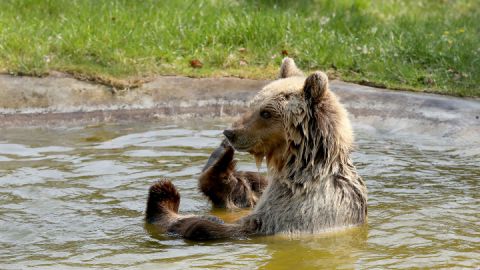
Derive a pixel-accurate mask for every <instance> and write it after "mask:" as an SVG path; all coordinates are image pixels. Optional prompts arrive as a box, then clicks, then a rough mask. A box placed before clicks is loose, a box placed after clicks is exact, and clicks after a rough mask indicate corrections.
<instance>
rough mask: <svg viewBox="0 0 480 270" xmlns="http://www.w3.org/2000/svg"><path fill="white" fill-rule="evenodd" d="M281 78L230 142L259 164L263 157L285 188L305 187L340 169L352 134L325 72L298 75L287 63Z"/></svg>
mask: <svg viewBox="0 0 480 270" xmlns="http://www.w3.org/2000/svg"><path fill="white" fill-rule="evenodd" d="M280 74H281V77H282V78H281V79H278V80H276V81H274V82H272V83H270V84H269V85H267V86H265V87H264V88H263V89H262V91H260V92H259V93H258V94H257V95H256V97H255V98H254V99H253V101H252V103H251V106H250V107H251V112H250V113H248V114H246V115H244V116H243V118H242V119H240V120H239V121H238V122H237V123H236V124H235V125H234V127H235V128H234V129H233V131H232V136H231V137H232V138H230V139H231V143H232V144H233V146H234V147H236V148H237V150H240V151H242V150H243V151H248V152H250V153H252V154H254V155H255V157H256V159H257V160H258V159H262V158H263V157H264V156H265V157H266V158H267V166H268V167H269V170H271V171H272V172H275V173H282V174H285V179H290V183H289V184H293V185H309V184H308V183H309V181H311V180H312V179H316V178H318V177H317V176H318V175H319V174H326V173H329V172H334V171H336V170H338V169H339V168H338V166H337V165H336V164H337V163H338V162H341V159H342V158H345V156H347V157H348V154H349V152H350V150H351V146H352V141H353V133H352V129H351V127H350V122H349V120H348V116H347V112H346V110H345V109H344V108H343V106H341V105H340V103H339V102H338V100H337V98H336V96H335V95H334V94H333V93H332V92H331V91H330V90H329V87H328V77H327V75H326V74H325V73H323V72H319V71H317V72H315V73H313V74H311V75H310V76H308V77H307V78H305V77H301V76H298V75H299V74H301V71H300V70H299V69H298V68H297V67H296V66H295V63H294V62H293V60H291V59H290V58H286V59H284V60H283V63H282V67H281V68H280Z"/></svg>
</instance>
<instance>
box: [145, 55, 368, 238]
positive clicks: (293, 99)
mask: <svg viewBox="0 0 480 270" xmlns="http://www.w3.org/2000/svg"><path fill="white" fill-rule="evenodd" d="M280 77H281V79H279V80H276V81H274V82H272V83H271V84H269V85H267V86H266V87H265V88H264V89H263V90H262V91H261V92H259V93H258V94H257V96H256V97H255V98H254V100H253V102H252V105H251V112H249V113H247V114H246V115H245V116H244V117H242V118H241V119H240V120H239V122H237V123H236V124H235V125H234V129H233V130H230V131H229V132H225V134H226V135H227V134H228V136H227V137H228V138H229V141H230V143H231V144H232V145H233V146H234V147H235V148H236V149H237V150H241V151H248V152H250V153H252V154H253V155H255V156H256V157H257V158H263V157H265V158H266V160H267V166H268V178H269V181H268V182H269V184H268V186H267V188H266V190H265V191H264V193H263V195H262V196H261V198H260V200H259V201H258V203H257V205H256V206H255V209H254V210H253V212H252V213H251V214H249V215H248V216H246V217H244V218H242V219H240V220H239V221H237V223H235V224H221V222H216V221H212V220H211V219H208V218H205V217H187V216H181V215H178V206H177V204H176V203H174V202H176V201H172V202H171V203H167V202H168V201H170V200H173V199H174V198H175V196H172V195H171V194H170V195H168V194H167V195H166V194H165V192H166V191H170V192H171V193H172V194H175V193H176V191H172V189H171V187H170V186H169V185H171V183H170V184H166V182H162V183H161V184H160V186H161V185H166V188H160V187H156V188H153V187H152V188H151V189H150V193H152V192H154V193H158V194H154V195H152V194H150V195H149V202H148V203H147V221H153V222H152V223H153V224H155V225H156V226H158V227H161V228H166V229H167V231H169V232H172V233H175V234H178V235H181V236H182V237H185V238H189V239H196V240H205V239H217V238H226V237H239V236H245V235H268V234H275V233H287V234H296V233H318V232H323V231H329V230H334V229H339V228H344V227H349V226H356V225H361V224H363V223H365V222H366V220H367V190H366V187H365V183H364V182H363V180H362V178H361V177H360V176H358V174H357V171H356V169H355V166H354V165H353V163H352V161H351V158H350V152H351V150H352V143H353V133H352V129H351V127H350V122H349V120H348V116H347V112H346V110H345V109H344V108H343V106H342V105H341V104H340V103H339V101H338V100H337V98H336V96H335V95H334V94H333V93H332V92H331V91H330V90H329V89H328V78H327V76H326V75H325V74H324V73H322V72H315V73H313V74H311V75H310V76H308V77H307V78H305V77H303V76H301V74H299V70H298V69H297V68H296V66H295V64H294V62H293V60H291V59H289V58H287V59H285V60H284V61H283V64H282V68H281V72H280ZM265 111H267V112H268V116H269V117H264V115H265V114H264V112H265ZM232 154H233V153H232ZM229 155H230V153H229ZM233 167H234V166H233ZM213 168H214V166H212V169H213ZM230 169H231V168H229V170H230ZM207 170H208V169H207ZM222 190H223V189H222ZM162 194H163V195H162ZM177 194H178V193H177ZM215 196H217V195H215ZM150 200H156V201H157V203H152V202H150ZM158 202H161V203H158ZM151 205H153V206H156V207H157V210H152V208H151V207H150V209H149V206H151ZM149 210H150V211H149ZM166 210H167V211H166ZM148 213H150V215H152V213H153V216H154V218H152V217H149V214H148Z"/></svg>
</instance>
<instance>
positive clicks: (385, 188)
mask: <svg viewBox="0 0 480 270" xmlns="http://www.w3.org/2000/svg"><path fill="white" fill-rule="evenodd" d="M227 126H228V121H220V120H212V121H205V120H195V121H183V122H182V121H176V122H174V121H170V122H158V123H144V124H139V123H137V124H129V125H105V126H97V127H81V128H56V129H48V128H44V129H4V130H0V250H1V251H0V268H1V269H25V268H28V267H32V268H41V269H70V268H95V267H97V268H115V269H119V268H127V269H128V268H131V269H186V268H187V267H200V268H205V267H211V268H241V269H250V268H265V269H309V268H311V269H320V268H328V269H331V268H347V269H348V268H368V269H371V268H379V269H384V268H387V267H395V268H412V267H428V268H431V267H444V268H450V267H455V266H456V267H458V268H464V267H465V268H475V267H479V266H480V255H479V250H480V206H479V202H480V195H479V194H480V193H479V184H480V180H479V179H480V168H479V165H480V145H478V144H476V145H472V144H471V143H468V144H465V145H461V144H458V143H457V144H454V145H450V143H451V142H450V141H449V138H428V137H418V136H412V135H408V134H406V135H405V136H401V135H399V134H396V133H395V132H380V131H378V130H375V129H373V128H371V127H365V126H363V127H362V126H357V127H356V133H357V145H358V150H357V151H356V153H355V155H354V159H355V162H356V165H357V167H358V169H359V171H360V173H361V175H363V177H364V178H365V179H366V182H367V185H368V189H369V224H368V226H365V227H363V228H358V229H352V230H349V231H344V232H340V233H331V234H326V235H318V236H304V237H301V238H293V239H289V238H287V237H281V236H274V237H262V238H254V239H251V240H243V241H240V240H238V241H218V242H210V243H193V242H187V241H184V240H182V239H173V238H168V237H163V236H152V235H150V234H148V233H146V232H145V230H144V226H143V220H142V218H143V210H144V206H145V200H146V195H147V189H148V187H149V185H150V184H151V183H152V182H154V181H155V180H156V179H159V178H161V177H169V178H172V179H174V183H175V184H176V186H177V187H178V188H179V189H180V191H181V195H182V202H181V211H182V212H189V213H205V212H210V211H211V209H210V206H209V204H208V202H207V200H206V199H205V198H204V197H202V195H201V194H200V193H199V192H198V191H197V188H196V186H197V182H196V176H197V175H198V173H199V172H200V169H201V168H202V166H203V165H204V163H205V162H206V160H207V158H208V155H209V153H210V151H211V150H212V149H213V148H214V147H216V146H217V144H218V143H219V142H220V139H221V130H222V129H223V128H225V127H227ZM412 138H415V139H412ZM238 157H239V159H240V160H241V163H240V164H241V166H240V168H241V169H249V170H256V168H255V165H254V162H253V161H252V160H251V159H250V157H249V156H247V155H239V156H238ZM244 213H245V212H225V211H216V212H214V214H216V215H219V216H221V217H222V218H225V219H227V220H232V219H235V218H237V217H238V216H241V215H242V214H244Z"/></svg>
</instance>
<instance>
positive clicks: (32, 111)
mask: <svg viewBox="0 0 480 270" xmlns="http://www.w3.org/2000/svg"><path fill="white" fill-rule="evenodd" d="M267 83H268V81H259V80H248V79H238V78H200V79H199V78H187V77H174V76H166V77H158V78H156V79H154V80H152V81H150V82H148V83H145V84H143V85H142V86H140V87H138V88H135V89H124V90H116V89H114V88H111V87H108V86H104V85H97V84H93V83H89V82H84V81H79V80H76V79H74V78H71V77H69V76H68V75H65V74H56V75H53V76H49V77H45V78H33V77H13V76H9V75H0V126H3V127H13V126H17V127H18V126H46V125H48V126H51V125H83V124H98V123H103V122H118V121H152V120H155V119H159V118H163V117H171V116H176V117H201V116H235V115H238V114H239V113H242V112H244V111H245V110H246V105H247V102H248V101H249V100H250V99H251V98H252V97H253V96H254V95H255V94H256V92H257V91H258V90H259V89H261V88H262V86H264V85H265V84H267ZM331 89H332V90H333V91H334V92H335V93H337V94H338V95H339V96H340V97H341V99H342V102H343V103H344V104H345V105H346V107H347V109H348V110H349V112H350V114H351V116H352V120H354V123H355V124H356V125H367V126H372V127H374V128H376V129H378V130H379V131H385V132H405V134H407V135H408V134H409V133H411V132H415V133H422V134H432V135H434V136H435V137H438V136H441V137H452V138H455V139H460V140H463V139H468V140H474V139H475V136H476V135H478V134H480V119H479V118H480V101H478V100H471V99H460V98H454V97H448V96H439V95H432V94H418V93H411V92H400V91H389V90H384V89H377V88H372V87H368V86H360V85H355V84H350V83H345V82H340V81H332V82H331Z"/></svg>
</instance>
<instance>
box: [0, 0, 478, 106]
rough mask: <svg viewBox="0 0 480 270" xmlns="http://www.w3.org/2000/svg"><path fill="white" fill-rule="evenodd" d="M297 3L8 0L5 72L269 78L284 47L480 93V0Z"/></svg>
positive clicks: (0, 49)
mask: <svg viewBox="0 0 480 270" xmlns="http://www.w3.org/2000/svg"><path fill="white" fill-rule="evenodd" d="M289 2H293V1H268V0H267V1H240V0H238V1H233V0H232V1H214V0H211V1H200V0H199V1H194V0H189V1H180V0H170V1H153V0H150V1H113V0H105V1H96V0H90V1H88V0H84V1H74V0H43V1H40V0H18V1H15V0H3V1H0V70H1V71H3V72H10V73H15V74H29V75H42V74H45V73H47V72H48V71H49V70H59V71H66V72H69V73H73V74H76V75H77V76H84V77H86V78H94V77H98V78H100V79H101V80H106V81H109V80H111V79H112V78H113V80H114V79H115V78H142V77H145V76H151V75H156V74H183V75H191V76H225V75H227V76H228V75H233V76H244V77H252V78H271V77H272V76H274V75H275V74H276V72H277V67H278V64H279V63H280V61H281V59H282V57H283V56H282V51H283V53H284V54H285V53H288V54H289V55H290V56H292V57H294V58H295V59H296V61H297V63H298V64H299V66H301V67H302V68H303V69H305V70H315V69H322V70H328V71H329V73H330V74H331V75H333V76H337V77H339V78H341V79H343V80H347V81H355V82H361V83H365V84H373V85H379V86H385V87H389V88H400V89H414V90H424V91H432V92H438V93H444V94H451V95H458V96H477V97H478V96H480V87H479V85H480V45H479V44H480V24H479V23H478V18H480V1H466V0H465V1H461V0H459V1H453V0H452V1H449V0H444V1H439V0H431V1H426V0H424V1H419V0H413V1H394V0H387V1H368V0H358V1H347V0H340V1H324V0H317V1H313V0H312V1H307V0H302V1H296V2H295V3H289ZM195 59H198V60H199V61H200V62H201V63H202V64H203V66H202V68H192V67H191V63H190V61H191V60H195Z"/></svg>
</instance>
